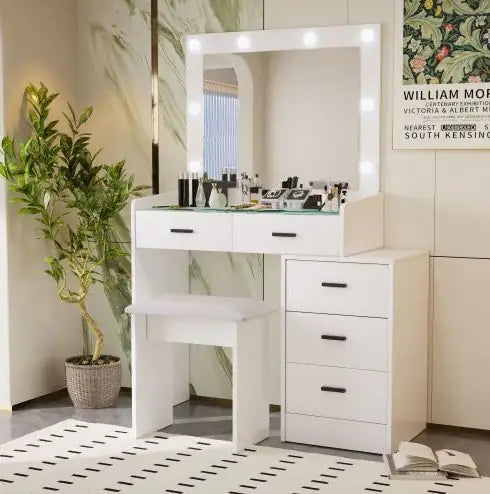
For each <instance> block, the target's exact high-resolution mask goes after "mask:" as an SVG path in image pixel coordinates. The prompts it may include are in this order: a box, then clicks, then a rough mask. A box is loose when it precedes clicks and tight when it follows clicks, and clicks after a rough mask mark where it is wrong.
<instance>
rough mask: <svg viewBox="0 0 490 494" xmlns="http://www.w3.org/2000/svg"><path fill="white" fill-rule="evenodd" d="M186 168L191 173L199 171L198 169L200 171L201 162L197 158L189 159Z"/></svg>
mask: <svg viewBox="0 0 490 494" xmlns="http://www.w3.org/2000/svg"><path fill="white" fill-rule="evenodd" d="M187 169H188V170H189V171H190V172H191V173H199V172H200V171H202V167H201V162H200V161H197V160H195V161H190V162H189V164H188V165H187Z"/></svg>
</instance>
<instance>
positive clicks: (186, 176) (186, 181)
mask: <svg viewBox="0 0 490 494" xmlns="http://www.w3.org/2000/svg"><path fill="white" fill-rule="evenodd" d="M183 182H184V193H183V200H182V202H183V204H182V205H183V206H184V207H185V208H186V207H188V206H189V204H190V203H189V174H188V173H187V172H184V179H183Z"/></svg>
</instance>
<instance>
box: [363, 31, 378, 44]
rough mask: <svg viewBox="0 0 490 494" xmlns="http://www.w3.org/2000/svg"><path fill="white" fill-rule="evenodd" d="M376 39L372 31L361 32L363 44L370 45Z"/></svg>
mask: <svg viewBox="0 0 490 494" xmlns="http://www.w3.org/2000/svg"><path fill="white" fill-rule="evenodd" d="M375 38H376V33H375V32H374V29H363V30H362V31H361V41H362V42H363V43H372V42H373V41H374V39H375Z"/></svg>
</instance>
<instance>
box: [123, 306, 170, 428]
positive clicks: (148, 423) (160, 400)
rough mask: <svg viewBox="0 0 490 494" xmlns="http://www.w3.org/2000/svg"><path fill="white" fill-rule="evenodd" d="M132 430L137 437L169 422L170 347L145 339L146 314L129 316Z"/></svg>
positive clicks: (165, 425)
mask: <svg viewBox="0 0 490 494" xmlns="http://www.w3.org/2000/svg"><path fill="white" fill-rule="evenodd" d="M131 318H132V320H131V345H132V346H131V360H132V362H131V367H132V372H131V381H132V433H133V436H134V437H141V436H144V435H146V434H149V433H153V432H156V431H157V430H159V429H163V428H164V427H168V426H169V425H172V423H173V408H172V405H173V382H174V375H173V373H174V371H173V348H172V344H171V343H165V342H163V341H153V340H147V338H146V334H147V331H146V329H147V317H146V316H145V315H140V314H133V315H132V316H131Z"/></svg>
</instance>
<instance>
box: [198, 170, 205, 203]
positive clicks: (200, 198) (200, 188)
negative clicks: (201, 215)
mask: <svg viewBox="0 0 490 494" xmlns="http://www.w3.org/2000/svg"><path fill="white" fill-rule="evenodd" d="M196 206H197V207H198V208H204V207H206V194H205V193H204V184H203V179H202V177H201V178H200V179H199V185H198V186H197V192H196Z"/></svg>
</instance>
